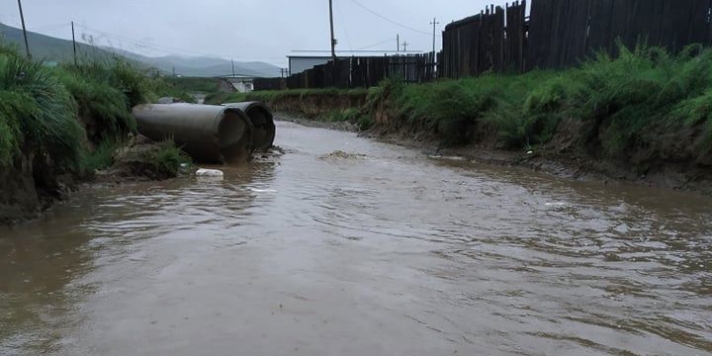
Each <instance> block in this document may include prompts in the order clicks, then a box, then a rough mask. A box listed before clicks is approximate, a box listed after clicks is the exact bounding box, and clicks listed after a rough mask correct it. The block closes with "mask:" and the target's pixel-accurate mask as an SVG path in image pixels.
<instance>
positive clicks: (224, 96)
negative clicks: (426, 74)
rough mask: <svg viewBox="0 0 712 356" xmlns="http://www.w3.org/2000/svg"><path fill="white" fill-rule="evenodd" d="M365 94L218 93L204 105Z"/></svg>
mask: <svg viewBox="0 0 712 356" xmlns="http://www.w3.org/2000/svg"><path fill="white" fill-rule="evenodd" d="M366 92H367V91H366V89H350V90H340V89H334V88H327V89H294V90H269V91H253V92H250V93H218V94H213V95H208V97H206V98H205V103H206V104H209V105H220V104H224V103H237V102H243V101H260V102H263V103H267V104H270V103H274V102H276V101H279V100H283V99H287V98H307V97H319V96H333V97H358V96H363V95H365V94H366Z"/></svg>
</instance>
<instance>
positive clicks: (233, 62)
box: [230, 59, 235, 78]
mask: <svg viewBox="0 0 712 356" xmlns="http://www.w3.org/2000/svg"><path fill="white" fill-rule="evenodd" d="M230 63H232V77H233V78H235V60H234V59H230Z"/></svg>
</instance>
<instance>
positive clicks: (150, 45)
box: [75, 24, 283, 60]
mask: <svg viewBox="0 0 712 356" xmlns="http://www.w3.org/2000/svg"><path fill="white" fill-rule="evenodd" d="M75 25H76V26H77V27H81V28H83V29H85V30H88V31H92V32H96V33H98V34H100V35H102V36H105V37H111V38H114V39H117V40H121V41H126V42H129V43H130V44H133V45H135V46H139V47H143V48H147V49H152V50H156V51H159V52H164V53H169V54H175V53H176V52H177V53H183V54H190V55H197V56H212V57H216V56H215V55H214V54H211V53H207V52H196V51H192V50H186V49H181V48H175V47H169V46H164V45H158V44H154V43H147V42H146V41H145V40H137V39H133V38H129V37H126V36H123V35H118V34H115V33H111V32H106V31H102V30H99V29H95V28H91V27H88V26H85V25H79V24H75ZM235 58H238V59H247V60H272V59H282V58H283V57H263V58H254V57H235Z"/></svg>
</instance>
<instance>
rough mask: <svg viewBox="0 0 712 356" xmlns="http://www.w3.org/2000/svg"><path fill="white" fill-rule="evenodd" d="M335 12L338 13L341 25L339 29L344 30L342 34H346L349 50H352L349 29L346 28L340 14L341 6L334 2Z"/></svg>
mask: <svg viewBox="0 0 712 356" xmlns="http://www.w3.org/2000/svg"><path fill="white" fill-rule="evenodd" d="M336 12H338V14H339V20H341V21H340V23H342V25H341V29H342V30H344V34H346V42H347V43H348V44H349V50H353V49H354V48H353V46H351V37H350V36H349V31H348V30H347V29H346V25H345V24H344V18H345V17H344V16H343V15H342V14H341V7H340V6H339V3H338V2H336Z"/></svg>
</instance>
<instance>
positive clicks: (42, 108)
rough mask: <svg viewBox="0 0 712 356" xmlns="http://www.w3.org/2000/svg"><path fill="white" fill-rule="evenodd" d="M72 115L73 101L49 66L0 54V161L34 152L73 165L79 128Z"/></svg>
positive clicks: (76, 162) (78, 145)
mask: <svg viewBox="0 0 712 356" xmlns="http://www.w3.org/2000/svg"><path fill="white" fill-rule="evenodd" d="M75 117H76V104H75V103H74V101H73V100H72V98H71V96H70V94H69V92H68V91H67V90H66V88H65V87H64V85H62V83H61V82H60V81H59V80H58V78H57V77H56V76H55V75H54V74H53V73H52V72H51V71H50V70H49V69H47V68H45V67H43V66H42V64H41V63H36V62H30V61H27V60H25V59H24V58H21V57H19V56H17V55H15V54H13V53H9V54H0V129H1V133H0V165H2V166H3V167H9V166H11V165H12V164H13V163H14V162H16V160H17V159H18V158H20V156H21V155H22V154H23V153H33V154H34V155H39V156H45V157H47V159H48V160H51V161H52V162H53V163H54V164H55V165H56V166H57V167H64V168H66V169H72V168H74V169H77V168H78V166H79V163H80V156H81V150H82V142H83V140H84V131H83V129H82V127H81V126H80V125H79V123H78V122H77V120H76V119H75Z"/></svg>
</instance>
